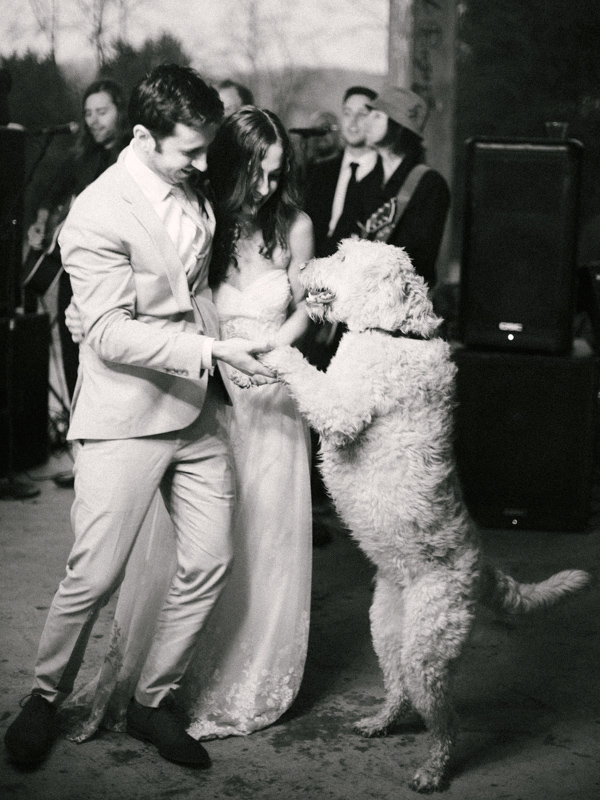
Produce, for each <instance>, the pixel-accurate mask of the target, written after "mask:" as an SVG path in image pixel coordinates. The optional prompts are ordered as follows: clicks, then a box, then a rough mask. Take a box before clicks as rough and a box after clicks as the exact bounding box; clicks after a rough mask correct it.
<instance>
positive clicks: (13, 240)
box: [0, 127, 26, 317]
mask: <svg viewBox="0 0 600 800" xmlns="http://www.w3.org/2000/svg"><path fill="white" fill-rule="evenodd" d="M25 136H26V134H25V131H23V130H18V129H16V128H2V127H0V316H2V317H4V316H6V317H10V316H12V314H13V312H14V309H15V308H16V307H17V306H18V305H19V303H20V285H19V283H20V274H21V260H22V243H23V189H24V183H25Z"/></svg>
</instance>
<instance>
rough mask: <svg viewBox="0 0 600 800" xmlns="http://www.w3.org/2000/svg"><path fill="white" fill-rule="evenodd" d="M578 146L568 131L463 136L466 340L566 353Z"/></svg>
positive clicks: (462, 326)
mask: <svg viewBox="0 0 600 800" xmlns="http://www.w3.org/2000/svg"><path fill="white" fill-rule="evenodd" d="M582 151H583V148H582V145H581V144H580V142H577V141H575V140H566V141H553V140H547V139H534V140H522V139H504V140H490V139H471V140H469V141H468V142H467V170H466V175H467V178H466V190H465V212H464V231H463V252H462V263H461V301H460V314H459V331H460V332H459V336H460V339H461V341H463V342H464V343H465V344H466V345H469V346H473V347H483V348H489V347H492V348H499V349H503V350H507V351H519V350H521V351H532V352H545V353H552V354H559V353H567V352H569V350H570V347H571V344H572V322H573V312H574V306H575V295H576V287H577V263H576V253H577V234H578V215H579V193H580V183H581V160H582Z"/></svg>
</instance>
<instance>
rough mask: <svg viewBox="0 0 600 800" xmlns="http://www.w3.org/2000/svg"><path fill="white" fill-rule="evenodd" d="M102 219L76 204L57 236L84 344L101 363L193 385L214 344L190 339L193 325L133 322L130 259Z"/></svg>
mask: <svg viewBox="0 0 600 800" xmlns="http://www.w3.org/2000/svg"><path fill="white" fill-rule="evenodd" d="M79 200H81V197H80V198H79ZM103 216H105V215H103V214H102V213H96V214H94V213H93V207H92V204H91V203H90V202H89V201H88V202H79V203H78V202H77V201H76V203H75V205H74V207H73V208H72V210H71V213H70V214H69V217H68V218H67V221H66V223H65V225H64V227H63V230H62V232H61V235H60V247H61V254H62V260H63V265H64V267H65V269H66V271H67V272H68V273H69V276H70V278H71V284H72V287H73V297H74V300H75V303H76V305H77V308H78V309H79V312H80V314H81V321H82V324H83V328H84V331H85V341H86V344H88V345H89V346H90V347H91V348H92V349H93V350H94V351H95V352H96V353H97V355H98V356H100V358H102V359H104V360H105V361H112V362H116V363H118V364H126V365H131V366H139V367H146V368H149V369H154V370H157V371H159V372H166V373H170V374H179V375H186V376H187V377H189V378H192V379H197V378H198V377H199V376H200V371H201V369H203V368H206V367H207V366H210V365H205V364H203V363H202V352H203V346H204V344H205V343H206V342H207V341H212V340H211V339H210V337H206V336H201V335H198V334H197V333H194V326H193V325H192V324H191V323H189V322H186V321H184V320H181V321H175V320H173V319H169V317H168V316H166V315H165V316H164V317H163V318H161V317H160V316H159V315H158V314H157V316H156V317H155V318H154V319H153V324H149V323H148V322H144V321H141V320H139V319H136V316H137V297H136V284H135V278H134V271H133V269H132V266H131V261H130V254H129V252H128V248H127V246H126V245H125V244H124V243H123V242H122V241H121V239H120V238H119V236H118V234H117V233H116V232H115V230H114V226H109V225H108V224H107V221H106V219H103ZM115 218H116V216H115ZM157 257H158V256H157ZM142 278H143V275H142ZM207 349H208V351H210V348H204V350H205V351H206V350H207Z"/></svg>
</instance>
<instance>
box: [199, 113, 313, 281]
mask: <svg viewBox="0 0 600 800" xmlns="http://www.w3.org/2000/svg"><path fill="white" fill-rule="evenodd" d="M273 144H279V145H280V146H281V148H282V150H283V158H282V162H281V175H280V177H279V183H278V186H277V189H276V190H275V192H274V193H273V195H272V196H271V197H270V198H269V199H268V200H267V201H266V203H264V204H263V205H262V206H260V208H258V209H257V210H256V219H255V224H256V227H257V228H258V229H259V230H260V231H261V233H262V237H263V242H264V246H263V248H262V250H261V252H262V254H263V255H264V256H265V257H266V258H270V257H271V256H272V255H273V251H274V250H275V248H276V247H278V246H279V247H281V248H283V249H286V248H287V245H288V232H289V229H290V225H291V222H292V221H293V219H294V218H295V216H296V215H297V213H298V209H299V208H300V194H299V190H298V180H297V174H296V166H295V162H294V152H293V148H292V145H291V143H290V139H289V136H288V134H287V132H286V130H285V128H284V127H283V125H282V123H281V121H280V120H279V118H278V117H277V116H276V115H275V114H273V112H272V111H267V110H266V109H261V108H256V107H255V106H243V107H242V108H240V109H238V110H237V111H235V112H234V113H233V114H232V115H231V116H230V117H228V118H227V119H226V120H224V122H223V123H222V125H221V127H220V128H219V130H218V132H217V135H216V136H215V139H214V141H213V143H212V144H211V145H210V147H209V150H208V178H209V181H210V185H211V187H212V190H213V192H214V195H215V201H216V214H217V229H216V231H215V240H214V245H213V256H212V259H211V264H210V273H209V283H210V285H211V287H212V288H215V287H217V286H218V285H219V284H220V283H221V282H222V281H223V280H224V279H225V276H226V273H227V268H228V266H229V265H230V264H232V263H233V264H234V265H235V264H236V260H235V244H236V242H237V240H238V239H239V237H240V235H241V233H242V227H241V222H242V219H243V217H244V212H246V213H247V210H248V208H249V207H251V206H252V195H253V189H254V186H255V183H256V181H257V179H258V176H259V174H260V168H261V162H262V161H263V160H264V159H265V157H266V154H267V150H268V149H269V147H270V146H271V145H273Z"/></svg>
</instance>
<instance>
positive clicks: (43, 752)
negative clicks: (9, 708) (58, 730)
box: [4, 692, 56, 767]
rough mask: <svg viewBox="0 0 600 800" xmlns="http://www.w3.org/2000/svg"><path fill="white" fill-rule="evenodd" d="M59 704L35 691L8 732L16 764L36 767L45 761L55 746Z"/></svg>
mask: <svg viewBox="0 0 600 800" xmlns="http://www.w3.org/2000/svg"><path fill="white" fill-rule="evenodd" d="M55 714H56V707H55V706H53V705H52V704H51V703H49V702H48V701H47V700H45V699H44V698H43V697H42V696H41V695H40V694H36V693H35V692H34V693H33V694H31V695H30V696H29V698H28V699H27V702H26V703H25V704H24V705H23V709H22V711H21V713H20V714H19V716H18V717H17V718H16V719H15V721H14V722H13V723H12V724H11V725H9V727H8V730H7V731H6V733H5V735H4V744H5V745H6V749H7V750H8V757H9V759H10V760H11V761H12V762H13V763H14V764H18V765H20V766H24V767H32V766H35V765H36V764H39V763H40V762H41V761H43V760H44V759H45V758H46V756H47V755H48V753H49V752H50V748H51V747H52V740H53V738H54V735H53V734H54V716H55Z"/></svg>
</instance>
